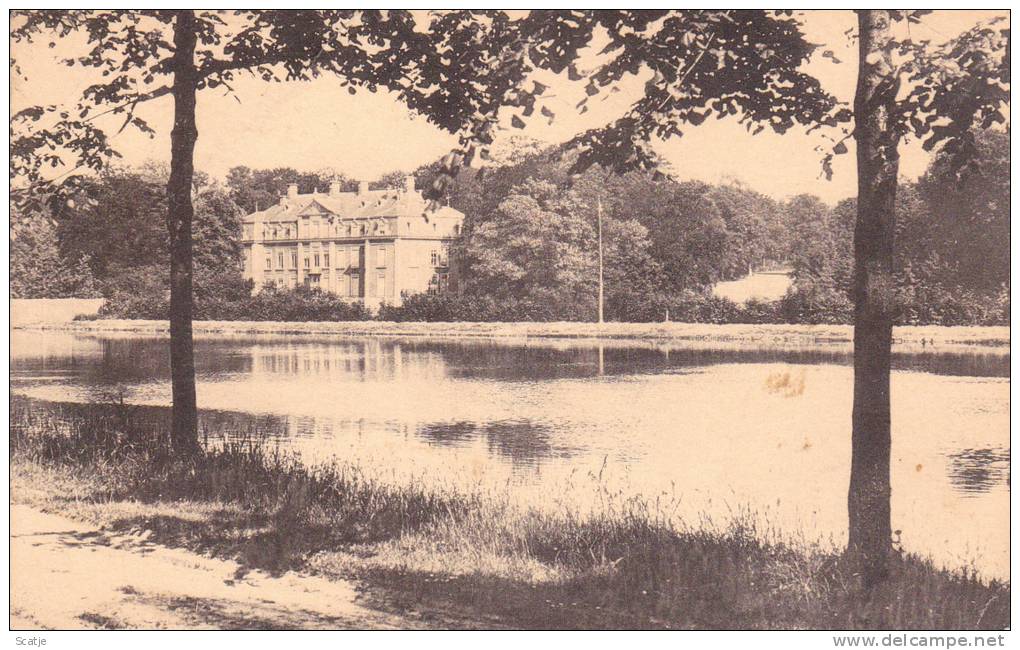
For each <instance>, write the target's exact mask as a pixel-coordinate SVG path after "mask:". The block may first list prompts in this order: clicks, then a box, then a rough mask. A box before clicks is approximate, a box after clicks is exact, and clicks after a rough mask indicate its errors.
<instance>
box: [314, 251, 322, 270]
mask: <svg viewBox="0 0 1020 650" xmlns="http://www.w3.org/2000/svg"><path fill="white" fill-rule="evenodd" d="M320 266H321V264H319V254H318V253H316V254H315V268H319V267H320Z"/></svg>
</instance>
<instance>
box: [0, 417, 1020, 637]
mask: <svg viewBox="0 0 1020 650" xmlns="http://www.w3.org/2000/svg"><path fill="white" fill-rule="evenodd" d="M10 434H11V461H12V475H13V476H14V477H15V480H14V486H15V488H14V489H15V494H14V497H15V498H17V496H18V495H17V491H18V487H19V486H27V485H28V484H33V485H32V486H31V487H33V488H36V489H45V488H42V487H40V485H39V484H41V483H42V482H43V480H44V479H45V478H47V477H48V478H52V477H53V476H59V477H60V478H61V480H64V481H73V482H75V483H76V485H79V486H84V488H85V489H82V490H79V493H80V495H81V496H80V497H76V501H77V502H79V503H78V507H80V505H81V504H80V502H81V501H84V502H87V504H88V505H89V507H90V508H92V509H91V510H90V513H91V514H92V516H95V517H97V518H99V519H101V520H102V521H103V523H106V524H108V525H110V526H112V527H114V528H118V527H121V528H135V529H137V528H144V529H146V530H149V531H151V532H153V533H155V536H156V538H157V539H158V540H160V541H163V542H164V543H168V544H179V545H183V546H187V547H189V548H193V549H197V550H202V551H205V552H212V553H216V554H221V555H225V556H230V557H234V558H237V559H239V560H240V561H241V562H242V564H243V565H245V566H248V567H258V568H263V569H268V570H271V571H280V570H287V569H301V570H307V571H316V572H319V573H323V574H332V575H340V576H344V577H352V576H353V577H359V578H361V579H363V580H364V581H365V582H366V583H367V584H368V585H369V591H368V593H369V598H373V597H377V602H378V604H379V606H381V607H391V608H396V609H399V610H401V611H404V610H406V609H414V610H421V609H423V608H429V607H437V608H443V609H444V611H458V612H467V614H465V615H464V616H465V618H459V619H456V620H458V621H461V622H460V623H449V624H450V625H470V624H476V625H477V624H478V621H490V622H492V621H498V622H499V624H500V625H508V626H511V627H551V628H563V627H569V628H576V627H583V628H591V627H627V628H634V627H672V628H755V629H761V628H825V629H828V628H838V629H843V628H846V629H855V628H872V629H873V628H894V629H916V628H921V629H971V628H981V629H1002V628H1006V627H1008V626H1009V601H1010V598H1009V596H1010V587H1009V584H1008V583H999V582H996V581H990V582H989V581H983V580H981V579H980V578H979V577H978V576H975V575H973V574H970V573H965V572H949V571H944V570H939V569H936V568H935V567H933V566H932V565H931V564H930V563H928V562H926V561H922V560H920V559H918V558H914V557H910V556H902V557H897V558H895V559H894V562H893V568H892V574H891V577H890V579H889V580H888V581H887V582H886V583H884V584H883V585H881V586H880V587H878V588H876V589H872V590H870V591H866V590H864V589H863V588H862V587H861V586H860V585H859V581H858V580H857V579H856V575H855V574H854V572H853V570H852V569H851V568H850V567H848V566H847V565H846V564H845V563H844V562H843V561H842V559H841V558H840V557H839V556H838V555H834V554H832V553H829V552H827V551H825V550H824V549H821V548H819V547H816V546H812V545H810V544H807V543H799V544H795V543H791V542H790V541H789V540H785V541H784V540H783V539H780V538H779V537H778V536H777V535H775V534H774V532H773V531H771V530H770V529H768V527H767V523H762V517H760V516H756V515H755V513H745V514H744V516H739V517H736V518H735V519H734V522H733V523H730V524H727V525H726V526H724V527H719V526H705V525H703V522H685V521H678V520H677V519H676V517H675V516H674V514H673V511H674V508H673V507H672V506H671V504H667V503H662V502H660V501H658V500H651V501H649V500H646V499H642V498H637V497H630V498H625V497H623V496H622V495H618V494H609V493H608V492H605V493H604V494H603V495H602V496H603V503H602V507H600V508H597V509H595V510H594V511H591V512H587V511H586V512H583V513H582V512H578V511H575V510H571V509H569V508H566V507H564V508H562V509H560V510H559V511H554V512H550V511H549V510H546V509H541V510H540V509H537V508H528V507H526V506H522V505H519V504H516V503H515V502H514V500H513V499H512V498H511V497H512V495H511V494H510V493H509V491H507V492H505V493H498V492H497V493H465V492H463V491H458V490H454V489H451V488H444V487H441V486H437V485H436V484H435V483H432V482H426V481H424V480H419V481H412V482H409V483H400V484H396V485H394V484H392V483H389V482H383V481H380V480H378V479H376V478H374V477H372V476H370V475H369V474H368V473H367V472H366V471H365V470H364V468H361V467H358V466H356V465H351V464H342V463H329V464H320V465H311V466H310V465H306V464H304V463H302V462H301V459H300V458H298V457H297V456H295V455H293V454H291V453H288V452H287V451H285V450H284V449H282V448H281V447H279V446H277V445H274V444H272V443H271V442H270V441H269V439H268V438H267V437H266V436H265V435H263V433H261V432H260V431H258V430H257V429H253V430H251V431H249V432H247V433H245V434H241V435H240V436H233V437H230V438H228V439H227V440H226V441H224V442H219V443H216V444H206V445H205V450H204V451H203V452H202V453H201V454H198V455H196V456H194V457H192V458H187V459H179V458H176V457H175V456H174V455H173V454H172V453H171V451H170V449H169V446H168V444H169V441H168V437H167V435H166V432H165V429H164V428H163V427H162V425H160V424H158V423H154V422H152V421H150V420H145V419H144V418H142V417H140V416H139V412H138V411H137V410H135V409H133V408H132V407H127V406H121V407H118V408H112V409H98V408H96V409H81V408H78V409H73V410H69V409H67V408H60V407H53V406H43V405H41V404H39V403H37V402H32V401H29V400H25V399H21V398H12V401H11V432H10ZM53 492H54V493H53V494H51V495H50V497H49V498H48V499H46V500H45V502H44V504H43V505H45V506H47V507H51V508H57V509H61V508H62V509H65V510H66V509H68V508H70V507H72V506H70V505H68V503H69V498H68V496H67V495H66V494H60V493H59V490H54V491H53ZM124 504H131V505H130V507H128V506H126V505H124ZM168 505H169V506H170V507H168ZM168 513H171V514H168ZM465 621H468V622H465ZM492 624H495V623H492ZM483 626H484V625H483Z"/></svg>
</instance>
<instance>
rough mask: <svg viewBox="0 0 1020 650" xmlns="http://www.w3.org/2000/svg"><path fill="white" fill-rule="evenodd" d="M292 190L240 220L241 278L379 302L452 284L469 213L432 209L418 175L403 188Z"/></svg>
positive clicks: (392, 301)
mask: <svg viewBox="0 0 1020 650" xmlns="http://www.w3.org/2000/svg"><path fill="white" fill-rule="evenodd" d="M297 190H298V188H297V185H291V186H290V187H289V188H288V189H287V194H286V196H284V197H282V198H281V199H280V202H279V203H278V204H277V205H274V206H272V207H270V208H267V209H265V210H261V211H258V212H254V213H252V214H250V215H248V216H247V217H245V218H244V220H243V222H242V236H241V241H242V245H243V251H244V277H245V278H247V279H251V280H253V281H254V283H255V288H256V290H258V289H259V288H260V287H263V286H265V285H267V284H270V283H273V284H276V285H278V286H283V287H296V286H299V285H305V286H309V287H319V288H320V289H322V290H324V291H329V292H332V293H335V294H338V295H340V296H342V297H345V298H348V299H350V300H352V301H358V302H362V303H364V304H365V305H366V306H370V307H377V306H378V305H380V304H382V303H384V302H385V303H388V304H400V301H401V296H402V294H405V293H406V294H412V293H423V292H429V293H442V292H445V291H448V290H450V289H452V288H455V287H454V286H453V285H454V284H455V281H454V280H451V272H450V244H451V243H452V242H453V240H454V239H455V238H456V237H457V236H458V235H460V230H461V227H462V225H463V222H464V215H463V214H462V213H461V212H458V211H457V210H454V209H452V208H450V207H441V208H439V209H437V210H434V211H427V210H426V207H427V202H426V201H425V199H424V198H423V197H422V196H421V193H419V192H417V191H416V190H415V188H414V177H412V176H408V177H407V178H406V179H405V180H404V187H403V188H401V189H399V190H393V189H386V190H369V189H368V183H367V182H364V181H362V182H361V183H359V186H358V191H357V192H341V191H340V185H339V183H337V182H333V183H331V185H330V188H329V191H328V192H326V193H320V192H318V191H315V192H312V193H311V194H298V191H297Z"/></svg>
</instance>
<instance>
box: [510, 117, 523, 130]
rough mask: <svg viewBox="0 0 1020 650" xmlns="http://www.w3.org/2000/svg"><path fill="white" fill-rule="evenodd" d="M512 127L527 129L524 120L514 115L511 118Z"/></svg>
mask: <svg viewBox="0 0 1020 650" xmlns="http://www.w3.org/2000/svg"><path fill="white" fill-rule="evenodd" d="M510 125H511V126H513V127H514V128H515V129H523V128H524V127H525V124H524V120H522V119H521V118H519V117H517V116H516V115H514V116H513V117H511V118H510Z"/></svg>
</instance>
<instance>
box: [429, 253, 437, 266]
mask: <svg viewBox="0 0 1020 650" xmlns="http://www.w3.org/2000/svg"><path fill="white" fill-rule="evenodd" d="M430 259H431V260H432V266H439V251H432V255H431V257H430Z"/></svg>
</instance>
